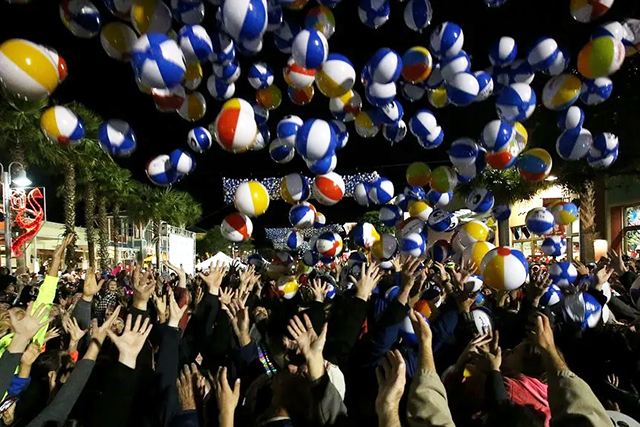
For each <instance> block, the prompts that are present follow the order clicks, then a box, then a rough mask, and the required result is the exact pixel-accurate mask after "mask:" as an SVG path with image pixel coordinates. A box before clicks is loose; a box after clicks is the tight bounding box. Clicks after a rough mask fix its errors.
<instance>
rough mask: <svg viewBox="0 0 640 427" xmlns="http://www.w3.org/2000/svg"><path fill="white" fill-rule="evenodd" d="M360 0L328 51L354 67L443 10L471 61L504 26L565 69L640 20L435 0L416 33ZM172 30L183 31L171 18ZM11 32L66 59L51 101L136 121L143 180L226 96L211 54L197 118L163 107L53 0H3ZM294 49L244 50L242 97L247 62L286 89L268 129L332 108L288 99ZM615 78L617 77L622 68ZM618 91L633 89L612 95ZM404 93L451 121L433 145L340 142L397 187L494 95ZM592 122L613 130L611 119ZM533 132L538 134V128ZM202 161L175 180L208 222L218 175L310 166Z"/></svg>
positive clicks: (263, 160) (282, 210)
mask: <svg viewBox="0 0 640 427" xmlns="http://www.w3.org/2000/svg"><path fill="white" fill-rule="evenodd" d="M205 3H206V2H205ZM94 4H96V6H98V8H99V9H100V11H101V13H102V19H103V24H104V23H107V22H112V21H114V20H116V18H114V17H113V16H112V15H111V14H110V13H109V12H108V11H107V10H106V8H104V6H103V4H102V2H101V0H94ZM314 5H315V2H314V1H313V0H312V1H310V2H309V5H307V7H306V8H305V9H304V10H303V11H300V12H292V11H285V19H290V20H296V21H297V22H298V23H301V24H302V22H303V20H304V16H305V15H306V11H307V10H308V9H310V8H311V7H313V6H314ZM357 5H358V1H357V0H343V1H342V3H341V4H340V5H339V6H338V7H337V8H336V9H334V14H335V19H336V32H335V34H334V35H333V36H332V37H331V38H330V40H329V46H330V51H331V52H335V53H341V54H344V55H346V56H347V57H348V58H349V59H350V60H351V61H352V63H353V64H354V66H355V68H356V72H357V74H358V75H359V73H360V70H361V69H362V67H363V65H364V64H365V63H366V62H367V60H368V59H369V58H370V57H371V55H373V53H374V52H375V51H376V50H377V49H379V48H381V47H389V48H392V49H394V50H396V51H397V52H398V53H400V54H402V53H403V52H404V51H405V50H406V49H407V48H409V47H412V46H416V45H422V46H427V47H428V42H429V35H430V33H431V30H432V28H434V27H435V26H436V25H437V24H439V23H440V22H443V21H447V20H448V21H454V22H456V23H458V24H459V25H460V26H461V27H462V28H463V30H464V35H465V44H464V49H465V51H466V52H467V53H468V54H470V55H471V57H472V61H473V62H472V71H476V70H483V69H485V68H487V67H488V66H489V65H490V64H489V61H488V58H487V50H488V48H489V46H490V45H491V44H492V43H493V42H494V41H495V40H497V39H498V38H499V37H500V36H505V35H509V36H512V37H514V38H515V39H516V41H517V43H518V47H519V51H520V54H519V58H520V57H523V55H524V54H525V52H526V50H527V49H528V47H530V46H531V45H532V43H533V42H534V41H535V40H537V39H538V38H540V37H542V36H550V37H553V38H555V39H556V40H557V41H558V43H559V44H560V45H561V46H562V47H565V48H566V49H568V51H569V52H570V53H571V55H572V63H571V66H570V68H572V69H575V62H576V57H577V53H578V51H579V50H580V48H581V47H582V46H583V45H584V44H585V43H586V42H587V41H588V39H589V35H590V34H591V32H592V31H593V30H594V28H596V27H597V26H598V25H599V24H602V23H605V22H608V21H611V20H622V19H624V18H628V17H635V18H640V4H639V3H638V2H637V0H616V1H615V3H614V6H613V8H612V9H611V11H610V12H609V13H608V14H607V15H605V16H604V17H603V18H601V19H600V20H598V21H596V22H594V23H591V24H581V23H579V22H576V21H574V20H573V18H572V17H571V15H570V13H569V0H510V1H509V2H508V3H507V4H506V5H505V6H503V7H501V8H498V9H487V8H486V7H485V6H484V3H483V1H482V0H433V1H432V5H433V9H434V15H433V21H432V24H431V26H430V27H429V28H427V29H426V30H425V31H424V32H423V33H422V34H420V33H416V32H413V31H411V30H410V29H409V28H407V27H406V26H405V23H404V20H403V16H402V12H403V8H404V6H405V4H404V3H400V2H399V1H397V0H391V17H390V19H389V21H388V22H387V23H386V24H385V25H383V26H382V27H380V28H379V29H377V30H372V29H370V28H368V27H366V26H365V25H363V24H362V23H361V22H360V20H359V19H358V16H357ZM215 10H216V7H214V6H213V5H211V4H208V3H206V17H205V21H204V23H203V24H202V25H203V26H204V27H205V28H207V29H209V30H213V29H214V28H215V18H214V17H215ZM174 29H176V30H178V29H179V26H178V24H176V23H175V22H174ZM8 38H26V39H29V40H31V41H33V42H36V43H42V44H45V45H49V46H52V47H54V48H55V49H56V50H57V51H58V52H59V53H60V54H61V55H62V56H63V57H64V58H65V60H66V61H67V64H68V68H69V77H68V78H67V80H66V81H65V82H64V83H63V84H62V85H61V86H60V87H59V88H58V89H57V91H56V92H55V93H54V98H55V100H56V102H60V103H66V102H69V101H73V100H75V101H78V102H81V103H83V104H85V105H86V106H87V107H89V108H90V109H92V110H94V111H95V112H96V113H98V114H99V115H101V116H102V117H103V118H104V119H109V118H121V119H124V120H126V121H127V122H129V123H130V124H131V126H132V127H133V129H134V130H135V132H136V134H137V138H138V149H137V151H136V152H135V153H134V154H133V155H132V156H131V157H130V158H128V159H124V160H120V159H119V160H118V163H119V164H120V165H121V166H123V167H125V168H128V169H130V170H131V172H132V173H133V176H134V177H135V178H137V179H139V180H141V181H145V182H148V181H147V178H146V175H145V173H144V167H145V164H146V162H147V161H148V160H149V159H150V158H151V157H153V156H156V155H158V154H162V153H167V154H168V153H169V152H170V151H171V150H173V149H175V148H186V136H187V133H188V131H189V130H190V129H191V128H192V127H193V126H196V125H202V126H205V127H206V126H207V125H208V124H209V123H210V122H212V121H213V120H214V119H215V117H216V115H217V113H218V112H219V109H220V106H221V102H220V101H215V100H214V99H213V98H212V97H211V96H210V95H209V93H208V92H207V90H206V79H207V78H208V76H209V75H210V74H211V65H210V64H206V65H204V66H203V68H204V78H203V83H202V84H201V86H200V88H199V90H200V91H201V93H202V94H203V95H205V98H206V100H207V104H208V105H207V114H206V115H205V117H204V118H203V119H202V120H200V121H198V122H196V123H189V122H187V121H185V120H183V119H182V118H180V116H178V114H175V113H172V114H166V113H160V112H158V111H157V110H156V108H155V106H154V102H153V100H152V99H151V96H149V95H145V94H143V93H141V92H140V91H139V90H138V88H137V86H136V83H135V81H134V76H133V70H132V68H131V66H130V65H129V64H127V63H121V62H118V61H116V60H114V59H111V58H109V57H108V56H107V55H106V53H105V52H104V51H103V49H102V46H101V45H100V40H99V36H97V37H95V38H93V39H89V40H85V39H80V38H76V37H74V36H73V35H72V34H71V33H70V32H69V31H68V30H67V29H66V27H65V26H64V25H63V24H62V22H61V21H60V17H59V13H58V3H57V2H54V1H52V0H33V1H32V2H31V3H30V4H28V5H9V4H6V3H5V2H0V41H3V40H5V39H8ZM287 59H288V55H285V54H283V53H280V52H279V51H278V50H277V49H276V48H275V46H274V44H273V38H272V36H271V34H270V33H267V34H266V35H265V39H264V48H263V51H262V52H261V53H260V54H259V55H258V56H257V57H254V58H246V57H242V56H240V63H241V68H242V71H243V74H242V76H241V77H240V79H239V80H238V82H236V95H235V96H240V97H243V98H245V99H247V100H249V101H251V100H252V99H253V98H254V93H255V91H254V90H253V88H251V86H250V85H249V83H248V82H247V80H246V74H245V71H246V70H247V68H248V65H249V64H250V63H251V62H253V61H264V62H267V63H268V64H269V65H270V66H271V67H272V68H273V70H274V73H275V75H276V84H277V85H278V86H279V87H280V88H281V89H282V91H283V97H284V99H283V102H282V105H281V106H280V108H278V109H277V110H275V111H272V112H271V116H270V119H269V128H270V130H271V134H272V137H273V136H274V134H275V127H276V124H277V122H278V120H279V119H280V118H282V117H283V116H285V115H287V114H296V115H299V116H300V117H302V118H303V119H306V118H311V117H317V118H323V119H330V118H331V114H330V112H329V108H328V103H329V101H328V98H326V97H324V96H323V95H322V94H321V93H320V92H319V91H318V90H316V94H315V97H314V99H313V101H312V102H311V103H310V104H309V105H307V106H304V107H298V106H295V105H294V104H292V103H291V102H290V101H289V99H288V97H287V96H286V84H285V82H284V80H283V78H282V73H281V69H282V67H283V66H284V65H285V64H286V61H287ZM630 62H631V61H627V62H626V63H625V65H623V69H622V70H621V71H620V72H619V73H621V74H622V73H625V72H628V70H625V68H628V67H630V66H632V64H631V63H630ZM635 62H636V63H637V61H635ZM547 79H548V77H546V76H543V75H541V74H538V75H537V76H536V79H535V81H534V84H533V87H534V89H535V90H536V92H537V94H538V99H540V98H541V89H542V86H543V85H544V83H545V82H546V80H547ZM613 81H614V87H615V84H616V75H614V77H613ZM355 89H356V90H357V91H358V92H359V93H360V94H361V95H363V98H364V88H363V87H362V85H361V84H360V83H359V82H358V83H357V84H356V87H355ZM638 90H640V88H638ZM614 92H615V89H614ZM616 96H618V97H620V96H622V97H624V96H626V95H625V94H620V93H616ZM398 100H400V102H401V103H402V105H403V106H404V109H405V116H404V119H405V122H407V123H408V120H409V118H410V117H411V116H412V115H413V112H414V111H415V110H416V109H418V108H429V109H431V110H432V111H434V113H435V115H436V117H437V119H438V122H439V124H440V125H441V126H442V127H443V128H444V131H445V142H444V143H443V145H442V146H441V147H439V148H438V149H436V150H431V151H426V150H424V149H423V148H421V147H420V146H419V145H418V144H417V142H416V140H415V138H413V136H412V135H410V134H409V135H407V137H406V138H405V140H404V141H403V142H401V143H399V144H397V145H395V146H393V147H391V146H390V143H389V142H387V141H386V140H385V139H384V138H383V136H382V132H380V133H379V134H378V135H377V136H376V137H375V138H373V139H367V140H365V139H362V138H360V137H359V136H358V135H357V134H356V132H355V130H354V129H353V124H349V125H348V128H349V130H350V136H349V143H348V144H347V147H346V148H344V149H343V150H341V151H339V152H338V167H337V168H336V172H337V173H340V174H349V173H354V172H365V171H366V172H369V171H374V170H377V171H378V172H379V173H380V174H381V175H383V176H386V177H388V178H390V179H392V180H393V181H394V183H395V184H396V190H398V189H401V188H402V186H403V185H404V172H405V168H406V165H408V164H409V163H411V162H413V161H416V160H422V161H425V162H428V163H430V164H432V167H435V166H437V165H438V164H442V163H443V162H447V161H448V157H447V155H446V149H447V148H448V146H449V145H450V143H451V142H452V141H453V140H454V139H456V138H458V137H461V136H469V137H472V138H474V139H477V137H478V135H479V134H480V131H481V129H482V127H483V126H484V124H485V123H486V122H488V121H490V120H493V119H494V118H496V113H495V102H494V98H490V99H489V100H487V101H485V102H483V103H479V104H474V105H471V106H469V107H465V108H457V107H453V106H449V107H446V108H444V109H441V110H435V109H433V108H432V107H431V106H430V104H429V103H428V101H427V97H426V96H425V97H424V98H423V99H422V100H421V101H418V102H417V103H415V104H410V103H409V102H408V101H407V100H405V99H404V98H403V97H402V96H401V95H398ZM365 103H366V101H365ZM598 108H600V107H595V108H593V107H592V108H591V109H589V108H587V110H586V112H587V114H589V113H590V112H593V111H597V109H598ZM533 119H535V120H536V122H545V121H549V122H555V114H553V113H551V112H549V111H546V110H545V109H544V107H543V106H542V105H541V104H540V103H539V105H538V108H537V110H536V113H535V115H534V118H533ZM533 119H532V120H533ZM525 126H527V123H526V122H525ZM590 130H591V131H592V132H598V131H605V130H610V131H614V132H615V129H590ZM530 131H531V130H530ZM532 139H535V133H534V134H533V135H532ZM553 142H555V141H552V143H553ZM196 161H197V169H196V171H195V173H193V174H192V175H191V176H189V177H187V178H186V179H184V180H183V181H182V182H180V183H179V184H177V185H176V186H175V188H176V189H179V190H184V191H189V192H190V193H191V194H192V195H193V196H194V197H195V198H196V199H197V200H198V201H200V203H201V204H202V207H203V212H204V214H203V219H202V221H201V222H200V223H199V224H197V225H198V226H200V227H202V228H208V227H211V226H212V225H215V224H217V223H219V222H220V221H221V220H222V218H223V217H224V216H225V215H226V214H228V213H230V212H232V210H233V207H232V206H226V205H225V204H224V202H223V198H222V183H221V178H222V177H223V176H226V177H233V178H248V177H252V178H262V177H268V176H284V175H285V174H287V173H291V172H303V173H305V174H307V175H310V172H308V170H307V168H306V166H305V164H304V162H303V160H302V159H301V158H300V157H298V156H296V158H295V160H294V161H292V162H291V163H289V164H287V165H278V164H276V163H274V162H273V161H272V160H271V159H270V157H269V154H268V150H267V149H265V150H263V151H259V152H248V153H245V154H237V155H234V154H230V153H227V152H224V151H222V149H220V148H219V147H218V146H217V145H214V147H213V148H212V149H211V150H210V151H209V152H207V153H205V154H201V155H197V156H196ZM50 193H53V191H51V192H50ZM50 198H51V196H50ZM49 208H50V214H49V216H50V219H54V220H55V219H61V218H60V217H61V215H60V212H59V204H57V203H56V202H55V201H53V200H52V201H50V202H49ZM288 208H289V206H288V205H286V204H285V203H284V202H282V201H278V202H273V203H272V205H271V207H270V209H269V211H268V212H267V213H266V214H265V215H263V216H262V217H260V218H258V219H256V220H254V224H255V225H256V227H264V226H286V225H288V220H287V215H286V213H287V211H288ZM319 210H321V211H322V212H323V213H324V214H325V215H326V216H327V220H328V222H329V223H337V222H343V221H348V220H354V219H356V218H357V217H358V216H360V215H362V214H363V213H364V212H365V208H362V207H359V206H358V205H356V203H355V202H354V201H353V200H351V199H349V200H347V199H345V200H343V201H342V202H340V203H339V204H338V205H336V206H334V207H324V206H322V207H319Z"/></svg>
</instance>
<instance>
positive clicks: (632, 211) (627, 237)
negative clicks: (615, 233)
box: [622, 206, 640, 258]
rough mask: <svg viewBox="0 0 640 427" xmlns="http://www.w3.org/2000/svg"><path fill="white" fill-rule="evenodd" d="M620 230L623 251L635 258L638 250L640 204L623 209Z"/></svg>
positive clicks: (639, 241)
mask: <svg viewBox="0 0 640 427" xmlns="http://www.w3.org/2000/svg"><path fill="white" fill-rule="evenodd" d="M622 232H623V237H624V242H623V249H624V251H625V253H626V254H627V255H629V256H631V257H633V258H636V257H637V256H638V253H639V252H640V206H630V207H627V208H625V209H624V228H623V229H622Z"/></svg>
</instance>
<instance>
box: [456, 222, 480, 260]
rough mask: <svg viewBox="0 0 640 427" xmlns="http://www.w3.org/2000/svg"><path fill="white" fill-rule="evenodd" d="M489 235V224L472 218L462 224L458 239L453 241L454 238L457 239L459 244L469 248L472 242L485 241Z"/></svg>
mask: <svg viewBox="0 0 640 427" xmlns="http://www.w3.org/2000/svg"><path fill="white" fill-rule="evenodd" d="M488 237H489V227H487V225H486V224H485V223H484V222H482V221H478V220H471V221H469V222H466V223H464V224H462V225H461V226H460V228H459V230H458V232H457V235H456V239H452V243H453V240H457V242H458V244H459V246H461V247H462V248H467V247H469V246H470V245H471V244H472V243H475V242H485V241H486V240H487V238H488ZM454 249H455V247H454ZM460 252H461V251H460Z"/></svg>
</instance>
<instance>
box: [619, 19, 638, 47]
mask: <svg viewBox="0 0 640 427" xmlns="http://www.w3.org/2000/svg"><path fill="white" fill-rule="evenodd" d="M622 27H623V29H624V35H623V37H622V44H623V45H624V47H625V49H626V55H627V56H633V55H635V54H636V53H638V51H640V20H639V19H634V18H627V19H625V20H624V21H622Z"/></svg>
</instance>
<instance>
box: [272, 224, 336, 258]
mask: <svg viewBox="0 0 640 427" xmlns="http://www.w3.org/2000/svg"><path fill="white" fill-rule="evenodd" d="M291 230H293V228H291V227H280V228H265V234H266V236H267V239H269V240H271V241H272V242H273V248H274V249H276V250H279V251H282V250H287V249H288V248H287V246H286V245H285V238H286V236H287V234H288V233H289V232H290V231H291ZM296 231H297V232H298V233H300V234H302V236H303V237H304V238H305V241H304V243H303V244H302V246H300V248H298V251H299V252H301V253H302V252H304V251H308V250H309V249H311V246H309V239H311V238H312V237H316V236H319V235H321V234H322V233H324V232H326V231H333V232H334V233H343V234H344V232H345V231H344V228H343V227H342V225H340V224H331V225H326V226H324V227H322V228H307V229H304V230H296Z"/></svg>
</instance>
